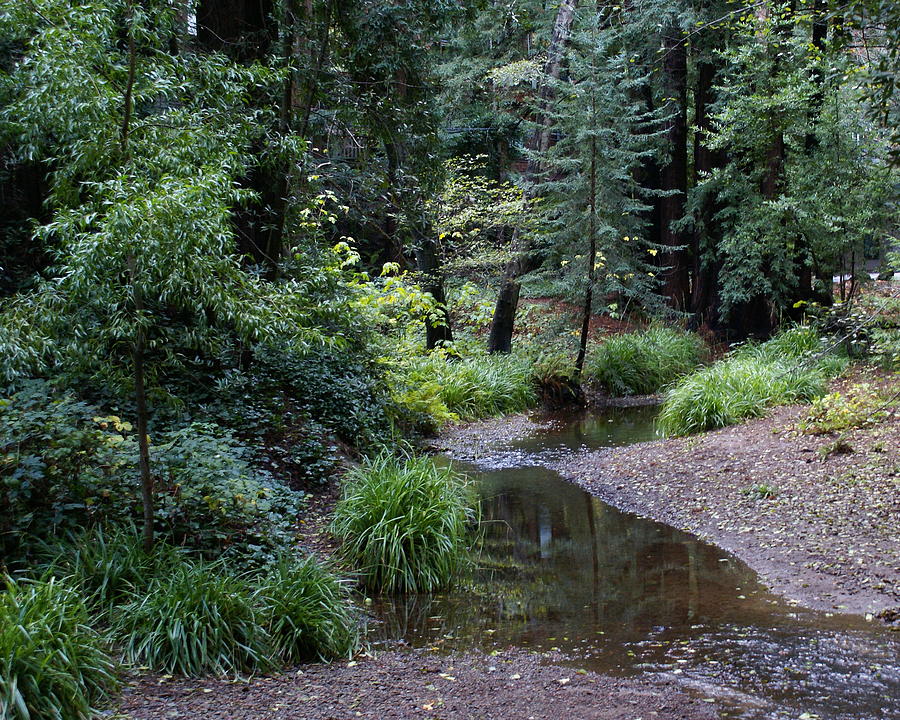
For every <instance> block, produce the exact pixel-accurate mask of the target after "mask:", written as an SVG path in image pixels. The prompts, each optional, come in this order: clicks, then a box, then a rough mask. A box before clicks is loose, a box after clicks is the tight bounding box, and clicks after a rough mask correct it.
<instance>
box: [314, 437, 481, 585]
mask: <svg viewBox="0 0 900 720" xmlns="http://www.w3.org/2000/svg"><path fill="white" fill-rule="evenodd" d="M472 503H473V499H472V495H471V490H470V488H469V487H468V485H467V482H466V480H465V478H464V477H462V476H461V475H459V474H458V473H455V472H454V471H452V470H451V469H449V468H440V467H438V466H437V465H435V464H434V462H432V461H431V460H430V459H429V458H427V457H409V458H397V457H394V456H392V455H389V454H386V453H384V454H381V455H379V456H378V457H376V458H374V459H372V460H370V461H368V462H366V463H365V464H363V465H362V466H361V467H359V468H357V469H355V470H352V471H351V472H350V473H349V474H348V476H347V477H346V479H345V484H344V489H343V494H342V496H341V499H340V501H339V502H338V504H337V507H336V508H335V511H334V520H333V522H332V525H331V529H332V531H333V532H334V534H335V535H336V536H337V537H339V538H340V539H341V540H342V541H343V544H342V546H341V554H342V556H343V557H344V558H345V559H346V560H347V561H348V562H349V563H351V564H352V565H353V567H354V568H356V569H357V570H358V572H359V576H360V581H361V582H362V584H363V585H364V586H365V587H366V588H368V589H370V590H373V591H383V592H388V593H396V592H413V593H414V592H432V591H435V590H440V589H444V588H447V587H449V586H450V585H451V584H452V582H453V580H454V577H455V575H456V574H457V572H458V570H459V568H460V567H461V565H462V564H463V563H464V562H465V557H466V551H467V548H468V544H469V540H470V534H469V529H470V528H469V526H470V523H472V521H473V520H474V518H475V511H474V509H473V504H472Z"/></svg>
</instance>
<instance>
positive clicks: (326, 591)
mask: <svg viewBox="0 0 900 720" xmlns="http://www.w3.org/2000/svg"><path fill="white" fill-rule="evenodd" d="M256 600H257V602H258V603H259V604H260V605H261V616H262V617H263V618H264V619H265V621H266V625H265V627H266V630H267V631H268V633H269V636H270V637H271V640H272V645H273V648H274V651H275V652H276V653H277V655H278V657H279V658H280V659H281V660H282V661H284V662H286V663H298V662H304V661H309V660H315V659H322V660H329V659H332V658H336V657H341V656H347V655H350V654H352V653H353V651H354V649H355V648H356V646H357V643H358V641H359V629H358V623H357V617H356V613H355V612H354V610H353V608H352V606H351V605H350V604H349V593H348V589H347V586H346V584H345V583H343V582H341V581H340V580H339V579H338V577H337V576H336V575H335V574H334V573H333V572H332V571H331V570H329V569H328V568H327V567H325V566H324V565H322V564H321V563H320V562H318V561H317V560H316V559H315V558H313V557H308V558H306V559H304V560H297V559H295V558H291V557H286V556H283V557H282V558H280V559H279V560H278V561H277V562H276V563H273V564H272V566H271V567H270V568H269V569H268V571H267V572H266V573H265V575H263V577H262V578H260V581H259V587H258V589H257V590H256Z"/></svg>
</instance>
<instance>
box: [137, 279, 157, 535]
mask: <svg viewBox="0 0 900 720" xmlns="http://www.w3.org/2000/svg"><path fill="white" fill-rule="evenodd" d="M139 297H140V293H139V292H138V291H137V290H135V306H136V307H139V309H143V305H142V304H140V302H139V300H138V298H139ZM144 346H145V338H144V329H143V328H138V331H137V337H136V338H135V343H134V353H133V359H134V404H135V407H136V409H137V432H138V451H139V456H140V459H139V463H138V464H139V467H140V475H141V502H142V504H143V506H144V528H143V544H144V549H145V550H147V551H150V550H151V549H152V548H153V523H154V512H153V495H154V488H153V476H152V475H151V474H150V438H149V435H148V431H147V424H148V422H147V420H148V413H147V390H146V387H145V385H144Z"/></svg>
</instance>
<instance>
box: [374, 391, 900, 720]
mask: <svg viewBox="0 0 900 720" xmlns="http://www.w3.org/2000/svg"><path fill="white" fill-rule="evenodd" d="M653 414H654V409H653V408H627V409H626V408H623V409H615V410H610V411H608V412H605V413H601V414H594V415H582V416H578V417H572V418H568V419H558V420H557V421H556V422H555V423H553V424H552V428H551V429H550V430H547V429H542V430H539V431H536V432H534V433H533V434H531V435H529V436H528V437H526V438H525V439H521V440H517V441H513V442H509V443H506V444H505V445H496V446H491V447H490V449H488V450H486V451H485V452H484V453H483V454H481V456H480V457H478V459H477V460H475V461H473V462H469V463H456V462H454V461H451V460H449V459H446V458H443V459H442V458H438V459H437V460H436V461H437V462H453V464H454V465H455V466H456V467H458V468H459V469H460V470H463V471H465V472H466V473H467V474H468V475H469V476H470V477H472V478H473V479H474V480H475V482H476V483H477V487H478V489H479V493H480V496H481V511H482V530H483V534H484V541H483V544H482V549H481V552H480V554H479V556H478V558H477V559H476V562H475V563H474V564H473V567H472V569H471V571H470V572H469V573H468V575H467V577H466V578H465V579H464V582H463V583H461V587H462V590H460V591H458V592H456V593H450V594H443V595H419V596H412V597H405V598H393V599H380V600H376V601H375V605H376V610H377V611H378V615H379V617H380V619H381V621H382V622H380V623H378V624H376V625H375V626H374V627H373V630H372V633H373V636H372V640H373V641H374V642H375V643H376V644H380V643H384V644H387V645H393V644H396V643H397V642H400V643H405V644H409V645H413V646H429V647H437V648H446V649H447V650H467V649H471V648H479V649H483V650H486V651H488V652H490V651H491V650H493V649H502V648H507V647H510V646H513V647H518V648H523V649H527V650H532V651H535V652H548V651H558V652H559V653H562V654H563V656H564V657H565V658H566V659H565V660H563V661H562V662H563V663H564V664H570V665H572V666H573V667H576V668H584V669H587V670H594V671H597V672H601V673H606V674H614V675H636V674H641V675H647V674H649V675H652V676H654V677H658V678H659V679H664V680H676V681H677V682H678V683H679V684H681V685H682V686H683V687H684V688H685V689H686V690H687V691H689V692H692V693H696V694H699V695H700V696H701V697H704V698H710V699H712V700H715V701H716V702H717V703H718V704H719V706H720V707H721V708H723V709H722V716H723V717H733V718H747V719H748V720H749V719H753V720H757V719H763V718H795V719H796V718H804V719H806V718H820V719H821V720H900V633H892V632H890V631H889V630H887V629H885V628H883V627H881V626H880V625H878V624H877V623H871V622H866V621H865V620H864V619H863V618H860V617H857V616H848V615H839V614H830V613H823V612H813V611H809V610H804V609H802V608H798V607H796V606H794V605H792V604H791V603H789V602H787V601H785V600H784V599H782V598H780V597H778V596H775V595H773V594H771V593H769V592H767V591H766V589H765V588H764V587H763V586H762V585H761V584H760V582H759V580H758V578H757V576H756V574H755V573H754V572H753V571H752V570H751V569H750V568H748V567H747V566H746V565H745V564H744V563H742V562H741V561H740V560H738V559H737V558H735V557H733V556H731V555H729V554H728V553H726V552H723V551H722V550H720V549H718V548H716V547H714V546H712V545H709V544H707V543H704V542H702V541H701V540H699V539H698V538H696V537H694V536H692V535H690V534H688V533H684V532H680V531H678V530H676V529H674V528H672V527H669V526H667V525H663V524H660V523H656V522H652V521H649V520H645V519H643V518H640V517H637V516H635V515H632V514H629V513H623V512H620V511H618V510H616V509H615V508H613V507H611V506H609V505H607V504H605V503H603V502H601V501H600V500H599V499H597V498H594V497H591V496H590V495H589V494H587V493H586V492H584V491H583V490H581V489H580V488H578V487H576V486H575V485H572V484H570V483H568V482H565V481H564V480H562V479H561V478H560V477H559V476H558V475H557V474H556V473H555V472H554V471H552V470H550V469H549V468H548V467H546V465H547V464H548V463H549V462H550V461H553V460H556V459H559V458H560V457H561V456H562V455H564V454H568V453H573V452H577V451H580V450H583V449H593V448H599V447H608V446H613V445H623V444H628V443H633V442H640V441H643V440H649V439H652V438H653V437H655V436H654V430H653ZM554 662H558V660H554Z"/></svg>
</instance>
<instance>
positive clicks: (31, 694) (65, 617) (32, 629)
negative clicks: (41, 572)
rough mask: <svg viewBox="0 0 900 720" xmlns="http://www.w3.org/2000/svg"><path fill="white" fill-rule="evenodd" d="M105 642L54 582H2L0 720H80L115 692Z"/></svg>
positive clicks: (81, 607) (77, 601) (74, 598)
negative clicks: (1, 719) (3, 585)
mask: <svg viewBox="0 0 900 720" xmlns="http://www.w3.org/2000/svg"><path fill="white" fill-rule="evenodd" d="M116 685H117V682H116V676H115V663H114V662H113V661H112V659H111V658H110V656H109V654H108V653H107V647H106V642H105V641H104V639H103V637H102V636H101V635H100V634H99V633H98V632H97V631H95V630H94V629H92V628H91V627H89V626H88V612H87V608H86V607H85V604H84V602H83V601H82V599H81V598H80V597H79V594H78V592H77V591H76V590H75V589H73V588H70V587H68V586H67V585H65V584H64V583H62V582H60V581H59V580H58V579H54V578H51V579H46V580H21V581H18V582H17V581H15V580H12V579H10V578H6V586H5V589H4V590H3V591H2V592H0V718H3V720H36V719H37V718H59V719H63V718H65V719H66V720H86V719H87V718H90V717H94V716H95V715H96V713H97V709H98V705H99V704H100V703H102V701H103V700H104V699H105V698H106V697H107V696H108V694H109V693H110V692H111V691H112V690H114V689H115V687H116Z"/></svg>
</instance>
